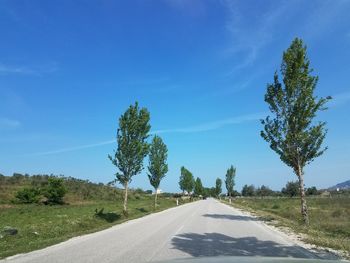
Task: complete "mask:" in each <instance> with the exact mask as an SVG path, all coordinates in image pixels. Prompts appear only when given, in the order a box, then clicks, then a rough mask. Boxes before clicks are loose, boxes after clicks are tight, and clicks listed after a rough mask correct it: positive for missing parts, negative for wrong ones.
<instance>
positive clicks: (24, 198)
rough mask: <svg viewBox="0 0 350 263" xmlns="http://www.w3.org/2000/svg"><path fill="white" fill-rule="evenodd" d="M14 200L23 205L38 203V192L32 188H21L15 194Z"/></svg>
mask: <svg viewBox="0 0 350 263" xmlns="http://www.w3.org/2000/svg"><path fill="white" fill-rule="evenodd" d="M16 199H17V200H18V202H19V203H23V204H31V203H38V202H39V200H40V190H39V189H38V188H34V187H30V188H23V189H21V190H19V191H18V192H17V193H16Z"/></svg>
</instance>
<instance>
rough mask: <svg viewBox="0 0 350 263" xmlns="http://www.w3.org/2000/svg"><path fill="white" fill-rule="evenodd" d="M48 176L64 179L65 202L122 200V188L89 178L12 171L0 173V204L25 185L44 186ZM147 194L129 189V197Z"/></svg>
mask: <svg viewBox="0 0 350 263" xmlns="http://www.w3.org/2000/svg"><path fill="white" fill-rule="evenodd" d="M50 177H59V178H62V179H63V181H64V186H65V187H66V189H67V194H66V195H65V197H64V201H65V202H66V203H72V204H74V203H82V202H89V201H115V200H122V198H123V193H122V189H118V188H116V187H114V186H112V185H105V184H103V183H92V182H90V181H89V180H81V179H77V178H73V177H64V176H56V175H52V174H51V175H47V174H38V175H28V174H24V175H23V174H19V173H14V174H13V175H12V176H4V175H2V174H0V204H8V203H11V202H13V201H15V199H16V198H15V195H16V193H17V192H18V191H19V190H21V189H23V188H26V187H38V188H42V187H45V186H46V185H47V183H48V179H49V178H50ZM146 194H149V192H145V191H143V190H142V189H136V190H134V189H131V191H130V195H129V197H130V198H131V199H133V198H140V197H141V196H143V195H146Z"/></svg>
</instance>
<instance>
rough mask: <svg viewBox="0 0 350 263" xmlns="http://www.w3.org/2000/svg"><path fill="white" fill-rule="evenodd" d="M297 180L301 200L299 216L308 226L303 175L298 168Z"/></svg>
mask: <svg viewBox="0 0 350 263" xmlns="http://www.w3.org/2000/svg"><path fill="white" fill-rule="evenodd" d="M297 175H298V178H299V188H300V199H301V215H302V217H303V221H304V224H305V225H307V226H308V225H309V215H308V211H307V205H306V198H305V188H304V173H303V171H302V168H301V167H300V166H299V167H298V174H297Z"/></svg>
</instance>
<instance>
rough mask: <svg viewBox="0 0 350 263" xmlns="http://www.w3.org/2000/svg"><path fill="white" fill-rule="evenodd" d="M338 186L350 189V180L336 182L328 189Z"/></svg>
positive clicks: (334, 188) (342, 188) (341, 188)
mask: <svg viewBox="0 0 350 263" xmlns="http://www.w3.org/2000/svg"><path fill="white" fill-rule="evenodd" d="M337 188H339V189H340V190H349V189H350V180H347V181H345V182H342V183H339V184H336V185H334V186H332V187H329V188H328V190H336V189H337Z"/></svg>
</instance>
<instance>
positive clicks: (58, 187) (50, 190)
mask: <svg viewBox="0 0 350 263" xmlns="http://www.w3.org/2000/svg"><path fill="white" fill-rule="evenodd" d="M66 193H67V189H66V188H65V186H64V185H63V179H62V178H57V177H50V178H49V179H48V184H47V186H46V188H45V190H44V196H45V197H46V198H47V201H46V202H47V204H52V205H54V204H63V203H64V202H63V197H64V195H65V194H66Z"/></svg>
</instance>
